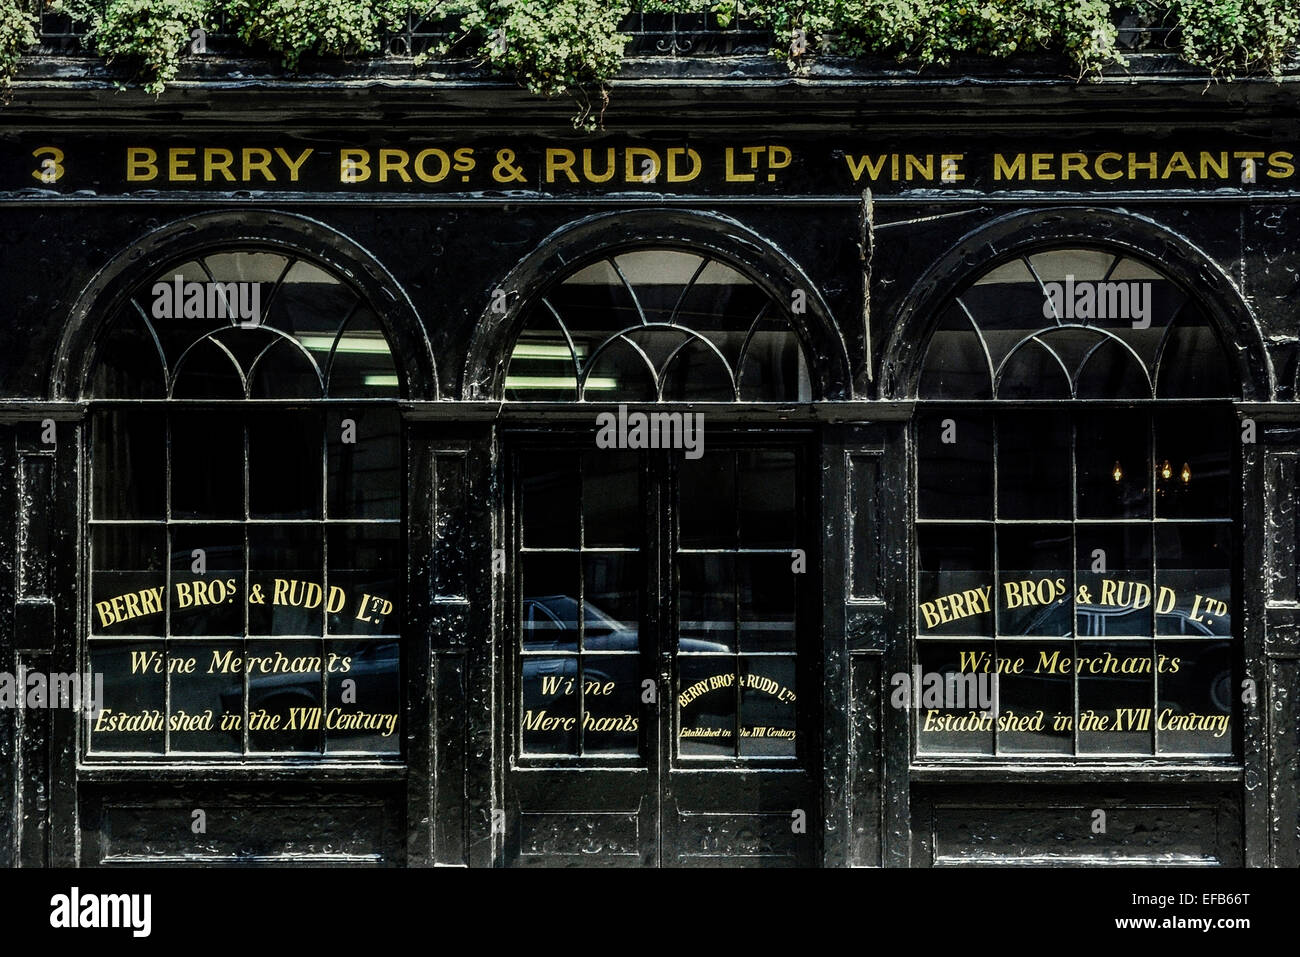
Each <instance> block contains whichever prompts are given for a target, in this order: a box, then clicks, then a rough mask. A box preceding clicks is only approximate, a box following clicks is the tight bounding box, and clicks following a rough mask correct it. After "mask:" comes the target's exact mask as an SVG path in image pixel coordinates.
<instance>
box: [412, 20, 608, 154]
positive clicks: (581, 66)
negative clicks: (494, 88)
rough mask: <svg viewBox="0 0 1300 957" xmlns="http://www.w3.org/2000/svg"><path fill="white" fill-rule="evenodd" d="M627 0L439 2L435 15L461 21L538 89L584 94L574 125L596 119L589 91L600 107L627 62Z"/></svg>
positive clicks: (477, 45) (485, 52)
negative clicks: (624, 27) (623, 27)
mask: <svg viewBox="0 0 1300 957" xmlns="http://www.w3.org/2000/svg"><path fill="white" fill-rule="evenodd" d="M629 12H631V7H630V6H629V5H628V3H627V2H626V0H439V2H438V4H437V5H436V6H435V7H434V8H433V10H432V11H431V15H432V16H435V17H437V18H440V19H444V20H448V21H455V22H459V24H460V28H461V31H462V33H461V41H453V44H449V46H448V47H447V48H444V50H443V51H442V52H443V53H447V52H449V51H450V49H451V47H452V46H454V45H455V43H456V42H467V43H468V44H469V45H470V46H471V47H472V48H473V49H474V51H475V52H476V53H477V55H478V56H479V57H481V58H482V59H484V60H486V61H488V62H490V63H492V64H493V65H494V66H496V67H497V68H499V69H502V70H504V71H506V72H508V73H511V74H513V75H514V76H515V78H516V79H518V80H519V81H520V82H522V83H523V84H524V85H525V86H527V87H528V88H529V89H530V90H532V91H533V92H535V93H541V94H543V95H544V96H557V95H564V94H568V95H571V96H574V97H576V98H577V100H578V102H579V105H580V106H579V113H578V116H577V117H575V118H574V125H575V126H577V127H579V128H588V129H589V128H591V126H592V125H593V123H594V117H593V104H592V100H591V97H590V91H592V90H595V91H596V93H597V95H598V97H599V100H600V106H601V110H602V112H603V108H604V105H605V103H606V102H608V95H607V92H606V85H607V83H608V81H609V80H610V79H611V78H612V77H613V76H614V74H616V73H617V72H618V70H619V67H620V66H621V65H622V62H623V51H624V49H625V48H626V46H627V41H628V37H627V36H626V35H624V34H622V33H620V32H619V25H620V24H621V23H622V21H623V20H624V19H625V18H626V17H627V15H628V13H629Z"/></svg>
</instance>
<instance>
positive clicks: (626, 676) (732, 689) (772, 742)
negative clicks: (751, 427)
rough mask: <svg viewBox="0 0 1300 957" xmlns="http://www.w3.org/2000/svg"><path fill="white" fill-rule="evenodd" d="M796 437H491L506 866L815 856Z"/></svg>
mask: <svg viewBox="0 0 1300 957" xmlns="http://www.w3.org/2000/svg"><path fill="white" fill-rule="evenodd" d="M711 438H712V437H711ZM806 438H807V437H806V436H804V437H801V438H799V439H793V440H792V439H789V438H786V437H785V436H777V437H775V438H774V437H773V436H763V437H762V440H761V442H760V441H755V440H754V439H742V438H740V437H736V438H734V439H732V440H725V439H724V438H722V437H719V438H717V439H713V442H714V445H713V446H712V447H711V448H710V451H709V454H708V455H707V456H705V457H704V458H702V459H699V460H695V461H692V460H686V459H684V458H683V456H682V455H681V453H680V452H671V451H658V450H655V451H645V452H635V451H613V450H593V449H592V448H591V447H590V445H588V444H586V443H589V442H590V436H589V435H577V436H574V441H573V444H571V445H568V446H567V447H566V446H565V445H563V444H559V443H557V436H556V435H555V434H554V433H553V432H549V433H546V434H544V435H540V434H539V435H534V436H529V435H528V434H526V433H521V434H515V435H513V436H511V437H510V442H509V445H508V450H507V455H506V456H505V466H506V469H507V474H508V476H509V479H510V488H511V490H512V494H511V497H510V513H509V516H508V518H509V522H508V526H507V527H508V529H509V536H510V540H511V546H512V547H511V554H512V556H513V565H512V567H511V569H510V576H509V582H510V585H509V592H510V595H509V597H510V601H509V605H508V607H509V609H510V611H509V621H510V623H511V628H510V631H509V637H508V640H507V642H505V643H504V644H505V645H506V648H505V653H504V655H503V662H502V664H503V669H502V671H503V688H504V692H505V700H506V701H508V702H509V703H510V705H509V709H508V718H507V726H506V729H505V731H506V747H507V749H508V753H509V763H508V767H507V769H506V774H505V792H506V806H507V812H508V813H507V822H506V837H505V841H504V851H505V861H506V863H507V864H511V865H528V864H545V865H564V864H591V863H598V864H602V865H615V866H617V865H630V866H636V865H653V864H671V865H677V864H703V865H709V864H755V863H758V864H765V865H771V864H779V863H792V864H797V863H801V864H814V863H816V861H817V855H818V837H817V832H818V831H819V828H820V815H819V812H818V807H817V797H818V793H819V788H820V783H819V777H818V774H817V768H818V767H819V765H818V739H819V735H818V726H817V721H816V714H817V710H818V708H817V705H818V703H819V702H820V679H819V675H818V659H819V656H818V649H819V647H820V644H819V642H820V637H819V629H818V627H817V623H818V617H817V614H816V608H815V607H811V606H810V601H811V599H812V596H814V595H815V594H817V591H818V588H819V585H818V582H817V576H816V574H815V572H814V571H813V570H815V568H816V557H817V556H816V550H817V547H818V546H817V535H816V534H815V532H816V525H815V524H811V523H810V522H809V520H808V519H809V516H808V515H807V514H806V512H807V509H806V506H805V499H806V498H807V496H806V495H805V494H804V486H805V484H806V477H805V473H806V472H807V469H808V467H809V465H810V463H811V462H812V461H813V459H812V457H811V451H810V449H809V448H808V447H807V445H806ZM578 443H582V444H578ZM800 649H804V653H800Z"/></svg>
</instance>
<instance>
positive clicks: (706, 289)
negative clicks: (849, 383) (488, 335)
mask: <svg viewBox="0 0 1300 957" xmlns="http://www.w3.org/2000/svg"><path fill="white" fill-rule="evenodd" d="M786 308H787V307H785V306H783V305H782V304H781V303H779V302H777V301H775V300H774V299H773V298H772V297H771V296H769V295H768V294H767V293H766V292H765V291H764V290H762V289H761V288H760V287H759V286H758V285H756V284H755V283H754V282H753V281H751V280H750V279H748V278H747V277H746V276H744V275H742V274H741V273H740V272H738V271H737V270H736V269H734V268H733V267H731V266H730V265H727V264H726V263H724V262H722V261H720V260H718V259H714V258H711V257H709V256H707V255H700V254H696V253H691V252H685V251H679V250H670V249H645V250H638V251H633V252H624V253H619V254H617V255H613V256H609V257H607V258H604V259H601V260H598V261H596V262H593V263H591V264H590V265H587V266H585V267H583V268H581V269H579V270H578V271H577V272H575V273H573V274H572V275H571V276H569V277H568V278H567V279H565V280H564V281H562V282H561V283H560V284H559V285H557V286H555V287H553V288H552V289H551V290H550V292H548V293H547V294H546V295H545V296H544V297H543V298H542V299H541V301H540V302H539V303H538V304H537V306H536V307H535V310H534V312H533V313H532V314H531V316H530V317H529V318H528V321H527V324H526V326H525V329H524V332H523V333H522V335H520V337H519V339H518V341H517V342H516V344H515V348H514V352H513V353H512V355H511V357H510V365H509V369H508V372H507V376H506V390H505V394H506V398H507V399H516V400H542V401H546V400H550V401H557V400H574V399H577V400H583V401H637V402H655V401H673V400H699V401H720V402H735V401H782V400H784V401H804V400H807V399H808V398H810V395H811V388H810V385H809V378H808V368H807V365H806V363H805V359H804V355H803V349H802V348H801V346H800V342H799V338H798V336H797V335H796V334H795V332H794V330H793V328H792V327H791V325H790V323H789V321H788V317H787V315H786V311H785V310H786Z"/></svg>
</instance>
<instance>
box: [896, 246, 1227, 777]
mask: <svg viewBox="0 0 1300 957" xmlns="http://www.w3.org/2000/svg"><path fill="white" fill-rule="evenodd" d="M1231 368H1232V367H1231V365H1230V364H1229V362H1228V360H1227V355H1226V353H1225V350H1224V348H1223V346H1222V344H1221V342H1220V341H1219V338H1218V336H1217V334H1216V332H1215V330H1214V327H1213V326H1212V324H1211V323H1210V321H1209V318H1208V317H1207V316H1206V314H1205V313H1204V312H1203V311H1202V310H1201V309H1200V308H1199V307H1198V305H1197V303H1196V302H1195V301H1194V300H1192V299H1191V298H1190V297H1189V296H1188V294H1187V293H1186V292H1185V291H1184V290H1183V289H1182V288H1180V287H1179V286H1178V285H1177V284H1176V283H1174V282H1173V281H1171V280H1170V279H1168V278H1167V277H1165V276H1164V275H1162V274H1161V273H1160V272H1159V271H1158V270H1157V269H1155V268H1153V267H1152V266H1151V265H1149V264H1147V263H1145V262H1142V261H1140V260H1138V259H1136V258H1132V257H1129V256H1125V255H1120V254H1116V253H1114V252H1111V251H1108V250H1103V249H1089V248H1070V249H1053V250H1046V251H1042V252H1037V253H1033V254H1030V255H1024V256H1020V257H1018V258H1015V259H1012V260H1010V261H1006V262H1003V263H1002V264H1000V265H998V266H996V267H995V268H992V269H990V270H989V271H987V272H986V273H984V274H983V275H982V276H980V277H979V278H978V279H976V280H975V281H974V282H973V283H971V284H970V285H969V286H967V287H966V288H965V290H964V291H963V292H961V293H960V294H959V295H958V296H957V297H956V298H955V299H954V301H953V302H952V303H951V304H950V305H949V306H948V307H947V309H946V311H945V312H944V313H943V315H942V316H941V317H940V320H939V323H938V328H937V331H936V332H935V334H934V337H933V339H932V341H931V343H930V345H929V350H928V352H927V353H926V356H925V362H924V366H923V369H922V374H921V380H920V387H919V398H920V399H921V400H922V402H921V409H920V411H919V413H918V415H917V417H916V421H915V442H916V450H917V457H916V469H917V475H916V488H917V500H916V509H917V512H916V516H917V517H916V523H917V528H916V549H917V587H918V594H917V609H916V621H915V625H916V630H917V636H918V637H917V643H916V657H915V664H916V665H918V666H919V667H920V670H921V674H922V675H923V676H929V675H939V676H941V677H942V680H943V682H944V683H945V686H946V688H947V689H948V691H949V692H957V691H959V690H960V689H962V688H964V689H965V690H967V691H969V692H970V693H972V694H973V693H975V692H977V691H978V690H979V685H978V682H979V681H981V680H983V679H981V678H980V676H981V675H983V674H985V673H986V672H988V673H997V674H998V682H997V694H998V700H997V707H996V709H995V710H996V718H995V719H992V720H991V718H992V714H991V709H988V708H987V707H985V706H984V702H983V701H980V702H978V703H976V702H972V701H961V700H958V699H957V698H956V697H954V696H953V694H948V696H946V697H944V698H943V699H942V705H941V706H940V707H936V708H929V707H926V706H925V699H924V698H922V699H921V706H922V707H921V710H920V711H918V712H916V713H917V714H918V715H919V717H918V720H917V750H918V752H919V753H920V754H922V755H943V754H964V755H990V756H991V755H1021V756H1034V755H1038V756H1055V757H1059V756H1061V755H1072V756H1073V755H1077V756H1084V757H1115V756H1140V755H1160V756H1165V755H1184V756H1201V757H1206V756H1215V755H1217V756H1225V755H1231V754H1232V753H1233V749H1234V744H1233V741H1234V738H1235V736H1236V727H1235V726H1236V717H1235V711H1234V707H1233V701H1234V698H1235V696H1234V694H1233V691H1232V689H1233V687H1234V686H1235V685H1234V681H1233V674H1234V667H1235V664H1234V663H1235V662H1236V660H1237V657H1238V652H1237V648H1238V644H1237V643H1236V642H1235V641H1234V637H1235V632H1234V627H1235V626H1237V625H1239V618H1238V616H1237V615H1236V614H1235V609H1236V608H1237V600H1236V597H1235V589H1234V585H1233V582H1234V581H1235V578H1236V576H1235V569H1236V564H1237V563H1236V554H1237V551H1236V537H1235V534H1234V522H1235V517H1236V515H1237V514H1238V494H1237V492H1236V489H1237V488H1239V480H1238V474H1239V473H1238V456H1237V453H1236V448H1237V446H1238V443H1239V436H1238V432H1237V425H1236V419H1235V416H1234V414H1233V409H1232V405H1231V402H1230V400H1231V399H1232V398H1234V397H1239V394H1240V393H1239V391H1238V390H1239V384H1238V383H1236V382H1235V381H1234V380H1233V377H1232V376H1231V375H1230V373H1229V370H1230V369H1231ZM999 672H1000V673H999ZM923 680H924V678H923ZM921 690H922V689H918V692H919V691H921ZM968 697H969V695H968ZM986 697H987V695H986ZM939 700H940V699H938V698H935V699H934V701H935V702H938V701H939ZM985 711H990V714H987V715H986V714H983V712H985Z"/></svg>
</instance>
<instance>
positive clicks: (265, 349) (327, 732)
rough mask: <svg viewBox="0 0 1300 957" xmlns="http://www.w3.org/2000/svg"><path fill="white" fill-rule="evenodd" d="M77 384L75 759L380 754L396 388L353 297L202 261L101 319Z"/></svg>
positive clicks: (394, 641) (394, 497)
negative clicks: (89, 674) (103, 323)
mask: <svg viewBox="0 0 1300 957" xmlns="http://www.w3.org/2000/svg"><path fill="white" fill-rule="evenodd" d="M86 391H87V393H88V396H89V398H90V399H91V403H92V405H91V409H92V411H91V418H90V440H89V459H88V471H89V475H90V482H89V486H90V495H89V502H88V507H89V534H88V536H87V537H88V541H89V574H90V589H89V592H90V601H89V607H88V608H87V619H86V629H87V630H86V634H87V635H88V637H87V640H86V653H87V659H88V660H87V664H88V666H89V667H90V668H91V670H93V671H94V672H96V673H101V674H103V675H104V676H105V701H104V705H105V709H106V710H105V711H104V713H103V714H101V715H100V716H98V717H97V718H94V719H91V721H90V725H89V735H88V754H89V755H90V756H92V757H93V756H94V755H97V754H113V755H114V756H115V757H121V756H123V755H129V754H136V755H141V756H150V757H155V758H156V757H158V756H163V755H185V756H187V757H191V758H192V757H194V756H195V755H198V754H206V755H213V756H218V757H219V756H227V757H229V756H243V755H246V754H257V753H264V754H269V755H275V754H286V753H290V754H295V755H302V754H304V753H305V754H324V755H329V756H333V755H336V754H357V753H365V754H395V753H397V752H398V750H399V744H398V742H399V740H400V730H399V729H398V728H397V718H398V713H399V710H400V708H399V705H398V702H399V700H400V694H399V685H398V662H399V655H398V644H399V642H398V631H399V629H400V622H401V615H402V612H401V601H400V598H401V594H402V591H403V586H404V574H405V572H404V564H405V563H404V560H403V548H402V527H401V515H402V498H403V495H402V480H401V476H402V471H401V462H402V454H401V442H400V435H401V429H400V421H399V417H398V412H397V408H396V404H395V403H394V402H393V401H392V400H394V399H396V398H398V397H399V396H400V395H401V394H402V392H403V383H402V382H401V380H400V377H399V374H398V372H397V369H396V367H395V364H394V362H393V356H392V354H391V353H390V350H389V344H388V340H387V338H386V336H385V334H384V331H383V330H382V328H381V326H380V323H379V320H378V318H377V316H376V314H375V312H374V311H373V309H372V308H371V306H370V304H369V303H368V302H367V301H366V299H365V297H364V296H363V295H362V294H361V293H360V292H359V291H358V290H357V289H356V288H354V287H353V286H352V285H351V284H350V283H349V282H347V281H345V280H344V279H343V278H342V277H341V276H340V275H338V274H337V273H336V272H334V271H333V270H332V269H330V268H327V267H326V266H324V265H322V264H319V263H316V262H314V261H312V260H310V259H307V258H304V257H300V256H297V255H294V254H292V253H288V252H285V251H284V250H282V249H279V248H274V247H272V248H248V247H244V248H233V249H230V248H222V249H214V250H209V251H205V252H203V253H201V254H199V255H195V256H193V257H192V258H188V259H186V260H185V261H181V262H176V263H174V264H173V265H169V266H167V267H165V268H163V269H161V270H159V271H158V272H157V274H156V275H154V276H152V277H151V278H150V279H148V281H146V282H144V283H142V284H141V285H140V286H139V287H138V288H137V289H136V290H135V293H134V294H133V295H132V296H131V297H130V298H129V299H128V300H127V301H126V302H125V304H124V305H123V307H122V308H121V309H120V310H119V311H118V314H117V315H115V316H113V317H112V318H111V319H110V321H109V323H108V325H107V328H106V331H105V333H104V335H103V337H102V340H101V344H100V346H99V348H98V353H97V356H96V358H95V361H94V363H93V365H92V366H91V372H90V376H89V381H88V387H87V390H86ZM349 679H351V681H349Z"/></svg>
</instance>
